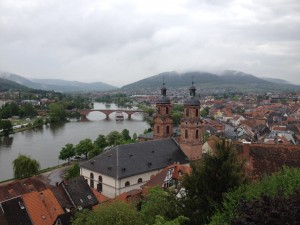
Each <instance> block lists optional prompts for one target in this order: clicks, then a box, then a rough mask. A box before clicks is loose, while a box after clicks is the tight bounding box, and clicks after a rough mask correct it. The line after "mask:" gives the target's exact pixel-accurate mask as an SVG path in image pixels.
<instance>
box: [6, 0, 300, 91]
mask: <svg viewBox="0 0 300 225" xmlns="http://www.w3.org/2000/svg"><path fill="white" fill-rule="evenodd" d="M225 69H233V70H239V71H243V72H246V73H251V74H254V75H256V76H263V77H274V78H282V79H286V80H288V81H290V82H292V83H297V84H300V0H239V1H238V0H233V1H230V0H228V1H226V0H182V1H180V0H147V1H146V0H119V1H118V0H0V70H1V71H7V72H12V73H16V74H19V75H22V76H25V77H32V78H59V79H65V80H78V81H83V82H93V81H102V82H106V83H109V84H112V85H116V86H122V85H124V84H128V83H131V82H134V81H137V80H140V79H143V78H146V77H148V76H152V75H155V74H158V73H161V72H165V71H174V70H175V71H179V72H180V71H195V70H200V71H209V72H219V71H222V70H225Z"/></svg>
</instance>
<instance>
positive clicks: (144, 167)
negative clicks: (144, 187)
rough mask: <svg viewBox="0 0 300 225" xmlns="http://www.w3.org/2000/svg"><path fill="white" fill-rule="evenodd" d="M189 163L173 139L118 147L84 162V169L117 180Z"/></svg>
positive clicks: (82, 165)
mask: <svg viewBox="0 0 300 225" xmlns="http://www.w3.org/2000/svg"><path fill="white" fill-rule="evenodd" d="M174 162H179V163H181V164H184V163H188V162H189V161H188V159H187V157H186V155H185V154H184V153H183V151H182V150H181V149H180V147H179V146H178V145H177V144H176V142H175V141H174V140H173V139H172V138H166V139H160V140H153V141H146V142H138V143H133V144H125V145H118V146H116V147H113V148H111V149H108V150H107V151H105V152H104V153H102V154H101V155H99V156H96V157H94V158H93V159H91V160H89V161H87V162H85V163H82V164H81V167H82V168H86V169H88V170H91V171H95V172H98V173H101V174H104V175H107V176H110V177H114V178H115V179H122V178H126V177H130V176H133V175H137V174H141V173H146V172H150V171H153V170H159V169H162V168H164V167H166V166H168V165H169V164H172V163H174Z"/></svg>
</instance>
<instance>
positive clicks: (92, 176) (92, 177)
mask: <svg viewBox="0 0 300 225" xmlns="http://www.w3.org/2000/svg"><path fill="white" fill-rule="evenodd" d="M90 178H91V179H90V186H91V188H94V174H93V173H90Z"/></svg>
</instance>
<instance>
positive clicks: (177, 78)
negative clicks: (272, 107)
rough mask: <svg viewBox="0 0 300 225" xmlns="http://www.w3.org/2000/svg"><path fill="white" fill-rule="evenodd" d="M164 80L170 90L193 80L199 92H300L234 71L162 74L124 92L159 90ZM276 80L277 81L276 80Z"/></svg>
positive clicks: (295, 88) (135, 83)
mask: <svg viewBox="0 0 300 225" xmlns="http://www.w3.org/2000/svg"><path fill="white" fill-rule="evenodd" d="M163 80H165V83H166V85H167V87H168V88H187V87H189V86H191V83H192V80H193V82H194V85H195V86H196V87H197V88H198V90H199V91H203V92H211V90H215V91H225V90H226V91H240V92H251V91H253V92H255V91H259V92H266V91H300V86H299V85H292V84H289V83H288V82H286V83H280V84H278V82H275V81H273V82H272V81H271V80H265V79H261V78H259V77H256V76H254V75H251V74H246V73H243V72H239V71H234V70H225V71H223V72H221V73H220V74H214V73H208V72H185V73H178V72H175V71H172V72H164V73H160V74H157V75H154V76H151V77H148V78H145V79H142V80H140V81H137V82H134V83H131V84H128V85H125V86H123V87H122V89H124V90H140V89H157V88H159V87H160V86H161V84H162V82H163ZM275 80H276V79H275Z"/></svg>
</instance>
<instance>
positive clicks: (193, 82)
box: [192, 75, 194, 86]
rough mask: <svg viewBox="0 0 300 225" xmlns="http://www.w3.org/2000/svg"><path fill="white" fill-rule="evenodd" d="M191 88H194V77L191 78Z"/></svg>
mask: <svg viewBox="0 0 300 225" xmlns="http://www.w3.org/2000/svg"><path fill="white" fill-rule="evenodd" d="M192 86H194V75H193V76H192Z"/></svg>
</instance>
